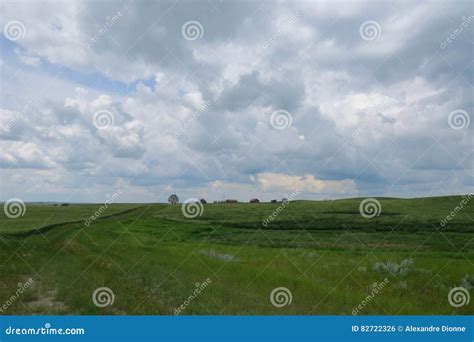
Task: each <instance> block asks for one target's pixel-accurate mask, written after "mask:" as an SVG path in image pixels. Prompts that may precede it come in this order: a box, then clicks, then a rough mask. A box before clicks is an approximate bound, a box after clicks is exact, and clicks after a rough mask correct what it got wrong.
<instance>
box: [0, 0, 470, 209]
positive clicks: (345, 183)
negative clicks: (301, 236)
mask: <svg viewBox="0 0 474 342" xmlns="http://www.w3.org/2000/svg"><path fill="white" fill-rule="evenodd" d="M0 13H1V15H0V26H1V28H2V35H1V36H0V46H1V58H0V72H1V88H0V151H1V152H0V177H1V181H0V183H1V196H0V200H2V201H6V200H8V199H10V198H20V199H22V200H23V201H63V202H97V203H101V202H104V201H105V200H106V199H107V198H110V197H111V196H113V194H117V193H120V196H114V198H116V197H118V198H117V201H118V202H164V201H166V200H167V198H168V196H169V195H170V194H173V193H176V194H178V196H179V197H180V199H181V200H185V199H187V198H205V199H206V200H208V201H213V200H220V199H222V198H233V199H238V200H241V201H248V200H249V199H250V198H259V199H260V200H271V199H281V198H282V197H289V196H291V197H292V198H295V199H335V198H345V197H357V196H364V197H367V196H393V197H423V196H440V195H451V194H467V193H473V192H474V181H473V176H474V168H473V166H474V165H473V160H474V155H473V147H474V128H473V126H474V123H472V122H471V121H472V120H471V119H474V118H473V117H472V115H473V112H474V110H473V109H474V101H473V99H474V97H473V95H474V94H473V86H474V60H473V56H474V54H473V52H474V50H473V42H474V10H473V6H472V3H470V2H469V1H466V2H457V1H454V2H452V1H450V2H441V1H435V2H428V1H417V2H413V1H406V2H405V1H396V2H380V1H377V2H374V1H371V2H365V1H357V2H354V1H350V2H334V1H288V2H282V1H261V2H260V1H259V2H256V1H235V0H234V1H225V2H224V1H218V0H206V1H184V0H180V1H139V0H135V1H130V0H121V1H92V2H88V1H64V2H61V1H51V2H41V1H2V2H1V4H0Z"/></svg>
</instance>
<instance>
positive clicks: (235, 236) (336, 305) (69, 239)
mask: <svg viewBox="0 0 474 342" xmlns="http://www.w3.org/2000/svg"><path fill="white" fill-rule="evenodd" d="M461 200H462V198H461V197H460V196H452V197H437V198H425V199H407V200H402V199H388V198H379V199H378V201H379V202H380V204H381V212H380V215H379V216H376V217H374V218H364V217H362V216H361V215H360V212H359V204H360V202H361V199H348V200H340V201H321V202H313V201H295V202H291V203H289V204H288V205H286V206H285V207H284V209H283V210H279V211H278V212H279V213H278V215H276V216H275V218H274V219H273V220H271V222H270V223H269V224H267V225H264V224H263V223H262V222H263V221H264V220H265V219H266V218H268V216H270V215H272V213H274V212H275V211H277V210H278V208H279V207H281V206H282V204H281V203H277V204H268V203H260V204H206V205H204V206H203V212H202V215H201V216H198V217H196V218H194V219H190V218H186V217H184V216H183V213H182V211H181V209H182V207H181V205H175V206H169V205H164V204H153V205H140V206H134V205H131V206H130V205H116V207H109V208H108V209H107V210H106V211H105V212H103V213H102V215H101V216H100V217H99V219H97V220H95V221H94V222H93V223H92V224H91V225H89V226H87V227H86V226H85V225H84V222H83V220H84V219H85V218H86V217H88V216H89V215H93V214H94V212H95V211H96V210H97V205H92V206H80V208H77V207H75V206H69V207H52V206H44V205H43V206H37V207H33V206H32V205H29V206H28V207H27V211H26V214H25V216H24V217H22V218H19V219H9V218H6V217H4V216H2V217H1V218H0V229H1V230H2V231H3V234H2V235H0V280H1V281H0V304H1V303H3V302H7V301H9V299H11V297H12V295H13V294H15V292H16V290H17V288H18V283H24V282H25V281H26V279H30V278H31V279H32V280H33V282H32V285H31V286H30V287H29V288H28V289H26V291H25V292H24V293H23V294H22V295H21V296H19V297H18V298H17V299H16V300H14V301H13V302H12V304H11V305H8V308H7V309H5V310H3V312H2V314H41V313H42V314H71V313H73V314H168V315H172V314H173V313H175V312H176V311H175V310H176V308H178V307H179V306H180V305H182V304H183V303H187V304H186V305H185V308H184V309H183V310H182V314H351V313H352V310H353V309H354V308H355V307H357V306H358V305H360V304H361V303H363V301H365V302H366V303H365V305H364V306H363V309H362V310H360V311H359V313H358V314H362V315H365V314H448V315H449V314H473V313H474V303H473V302H474V301H472V300H471V302H470V303H469V304H468V305H465V306H462V307H459V308H455V307H453V306H451V305H450V304H449V302H448V293H449V291H450V289H451V288H453V287H456V286H463V287H465V288H468V289H469V290H470V291H471V288H472V287H474V263H473V261H474V241H473V237H474V231H473V223H474V221H473V218H474V215H473V214H474V212H473V209H474V207H473V204H471V203H470V202H469V203H468V204H467V205H466V206H464V208H462V210H460V211H458V213H457V214H456V215H455V216H454V217H453V219H452V220H451V221H450V222H449V223H448V224H446V225H445V226H444V227H443V226H441V225H440V221H441V220H442V219H443V218H445V217H446V216H447V215H449V214H450V212H451V211H452V210H453V209H454V208H455V207H456V206H457V205H458V204H459V203H460V201H461ZM109 209H111V210H109ZM112 209H113V210H112ZM51 214H53V216H52V218H51V219H54V221H48V222H54V223H55V224H59V225H58V226H54V227H52V228H51V229H49V230H40V231H39V232H38V233H37V234H36V235H31V234H26V235H23V236H20V235H18V232H19V231H22V232H30V231H31V229H37V228H39V227H41V226H42V225H43V226H44V224H43V222H44V218H47V217H49V216H50V215H51ZM61 220H62V221H63V222H70V223H64V224H61ZM71 221H72V223H71ZM46 225H47V224H46ZM12 232H13V233H16V235H15V234H12ZM206 279H209V280H210V284H209V286H208V287H207V288H206V289H204V290H203V291H202V292H201V293H200V294H199V295H197V296H196V297H195V298H194V297H193V298H192V300H190V296H192V295H193V294H194V293H195V289H196V288H197V287H196V284H197V283H199V284H202V283H203V282H204V281H206ZM382 282H386V283H387V285H386V286H385V287H384V288H383V290H381V291H380V293H378V294H377V295H376V296H374V297H373V299H371V300H370V301H368V302H367V300H366V299H367V296H368V295H369V294H371V293H372V291H373V288H374V286H375V284H380V283H382ZM104 286H105V287H108V288H110V289H111V290H112V291H113V293H114V296H115V300H114V303H113V304H112V305H110V306H106V307H98V306H96V305H94V303H93V301H92V294H93V292H94V290H95V289H97V288H99V287H104ZM277 287H286V288H288V289H289V290H290V291H291V294H292V301H291V304H289V305H287V306H284V307H281V308H279V307H276V306H274V305H272V303H271V301H270V300H269V298H270V294H271V292H272V290H273V289H275V288H277ZM0 307H1V305H0Z"/></svg>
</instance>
